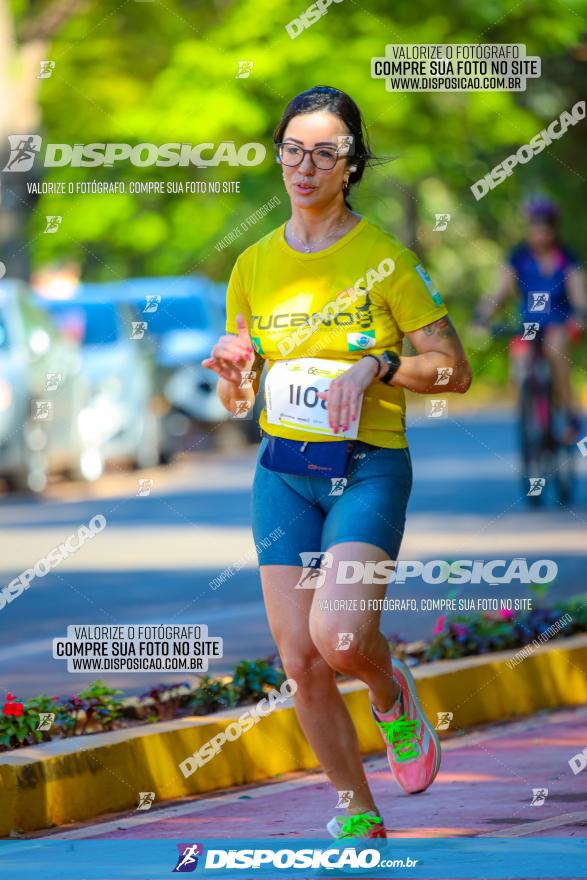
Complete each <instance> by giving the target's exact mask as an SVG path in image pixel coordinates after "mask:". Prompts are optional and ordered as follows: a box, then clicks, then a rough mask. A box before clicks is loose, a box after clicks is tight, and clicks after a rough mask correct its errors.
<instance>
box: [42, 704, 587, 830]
mask: <svg viewBox="0 0 587 880" xmlns="http://www.w3.org/2000/svg"><path fill="white" fill-rule="evenodd" d="M585 747H587V707H581V708H578V709H574V710H566V709H565V710H560V711H555V712H540V713H538V714H536V715H534V716H532V717H530V718H526V719H524V720H522V721H518V722H513V723H505V724H494V725H490V726H486V727H484V728H481V729H479V730H478V731H476V732H474V733H470V734H466V735H456V736H454V737H450V738H448V739H446V740H444V741H443V761H442V766H441V769H440V772H439V774H438V776H437V778H436V781H435V783H434V784H433V786H432V787H431V788H430V789H429V790H428V791H427V792H425V793H423V794H419V795H413V796H408V795H405V794H404V793H403V791H402V790H401V789H400V788H399V787H398V786H397V784H396V783H395V782H394V781H392V780H391V778H390V775H389V771H388V769H387V762H386V760H385V759H384V758H382V757H381V758H379V757H378V758H375V759H367V760H366V761H365V766H366V769H367V775H368V778H369V782H370V784H371V787H372V789H373V792H374V795H375V801H376V803H377V804H378V806H379V808H380V810H381V812H382V813H383V815H384V817H385V821H386V825H387V828H388V829H389V831H388V836H389V837H413V838H420V837H422V838H430V837H493V836H495V837H574V836H577V837H584V836H585V834H586V828H587V795H586V788H587V768H586V769H585V770H583V771H582V772H580V773H578V774H577V775H575V774H574V773H573V771H572V770H571V768H570V766H569V763H568V762H569V759H570V758H572V757H573V756H574V755H576V754H577V753H579V752H581V751H582V750H583V749H584V748H585ZM534 788H535V789H544V788H547V789H548V795H547V797H546V799H545V802H544V803H543V804H542V805H541V806H531V801H532V789H534ZM335 803H336V793H335V792H333V790H332V788H331V786H330V784H329V783H328V782H327V780H326V779H325V777H324V776H323V775H322V774H319V773H309V774H308V773H297V774H291V775H290V777H289V778H288V780H287V781H282V782H277V783H273V784H264V785H258V786H248V787H246V788H242V789H238V790H235V791H233V792H231V793H227V794H222V795H219V796H216V797H214V796H210V795H206V796H204V797H200V798H193V799H189V800H187V799H186V800H184V801H181V802H179V803H178V804H177V805H175V806H173V807H165V806H161V807H159V808H158V807H157V806H156V805H155V806H154V807H153V808H152V809H151V810H150V811H149V812H136V811H134V812H132V813H126V814H120V815H119V816H118V818H115V819H110V820H109V821H107V822H103V823H97V822H94V823H89V824H84V825H82V824H78V825H76V826H75V828H73V829H72V830H68V831H65V832H64V831H62V832H60V833H56V834H50V835H38V836H37V835H32V836H34V837H36V838H37V839H47V840H55V839H74V838H77V839H95V840H97V839H101V840H105V839H109V840H133V839H143V840H144V839H152V838H175V839H176V840H180V839H183V838H185V839H198V838H202V839H211V838H224V839H226V838H233V837H234V838H236V837H243V838H244V837H251V838H252V837H263V838H271V837H289V838H292V837H294V838H296V837H298V838H302V837H303V838H322V839H324V838H325V836H326V831H325V828H324V825H325V822H326V821H328V820H329V819H330V818H331V817H332V816H333V815H335V813H336V812H337V811H336V810H335V809H334V805H335Z"/></svg>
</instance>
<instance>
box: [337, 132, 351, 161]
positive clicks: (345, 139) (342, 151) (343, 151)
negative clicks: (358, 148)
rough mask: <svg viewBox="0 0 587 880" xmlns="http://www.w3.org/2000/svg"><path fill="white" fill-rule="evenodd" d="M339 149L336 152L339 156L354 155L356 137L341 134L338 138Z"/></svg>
mask: <svg viewBox="0 0 587 880" xmlns="http://www.w3.org/2000/svg"><path fill="white" fill-rule="evenodd" d="M336 140H337V142H338V148H337V150H336V152H337V153H338V155H339V156H352V155H353V153H354V141H355V139H354V137H353V136H352V134H339V135H337V137H336Z"/></svg>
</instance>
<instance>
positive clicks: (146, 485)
mask: <svg viewBox="0 0 587 880" xmlns="http://www.w3.org/2000/svg"><path fill="white" fill-rule="evenodd" d="M153 483H154V480H144V479H141V480H139V489H138V492H137V494H136V497H137V498H147V496H149V495H150V494H151V489H152V488H153Z"/></svg>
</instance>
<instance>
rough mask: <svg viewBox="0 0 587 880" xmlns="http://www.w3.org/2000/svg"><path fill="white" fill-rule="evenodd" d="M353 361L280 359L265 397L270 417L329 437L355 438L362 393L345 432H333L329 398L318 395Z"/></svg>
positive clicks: (284, 424) (270, 379) (302, 429)
mask: <svg viewBox="0 0 587 880" xmlns="http://www.w3.org/2000/svg"><path fill="white" fill-rule="evenodd" d="M350 367H352V364H349V363H343V362H342V361H330V360H324V359H323V358H297V359H296V360H291V361H277V363H275V364H274V365H273V366H272V367H271V369H270V370H269V373H268V375H267V380H266V382H265V401H266V410H267V421H268V422H269V424H271V425H283V426H285V427H287V428H293V429H294V430H298V431H306V432H311V433H313V434H327V435H328V436H329V437H336V438H337V439H341V440H342V439H343V438H346V437H348V438H349V439H350V440H354V439H356V437H357V433H358V430H359V417H360V412H361V405H362V403H363V395H362V394H361V396H360V398H359V404H358V406H359V412H358V414H357V419H356V421H354V422H352V424H350V425H349V427H348V430H347V431H346V432H345V433H342V432H341V431H339V432H338V434H334V432H333V430H332V428H331V427H330V426H329V424H328V409H327V406H326V401H325V400H323V399H322V398H320V397H318V394H319V393H320V392H321V391H327V390H328V386H329V385H330V383H331V382H332V380H333V379H336V377H337V376H340V375H341V373H345V372H346V371H347V370H348V369H349V368H350Z"/></svg>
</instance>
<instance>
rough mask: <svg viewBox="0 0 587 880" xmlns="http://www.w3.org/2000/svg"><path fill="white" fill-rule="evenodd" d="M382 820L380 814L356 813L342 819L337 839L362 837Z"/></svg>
mask: <svg viewBox="0 0 587 880" xmlns="http://www.w3.org/2000/svg"><path fill="white" fill-rule="evenodd" d="M382 822H383V819H382V818H381V816H372V815H371V814H370V813H357V815H356V816H349V817H348V819H345V820H344V822H343V823H342V826H341V829H340V834H339V835H338V837H339V839H340V838H342V837H363V836H364V835H366V834H368V833H369V832H370V831H371V827H372V826H373V825H380V824H381V823H382Z"/></svg>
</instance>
